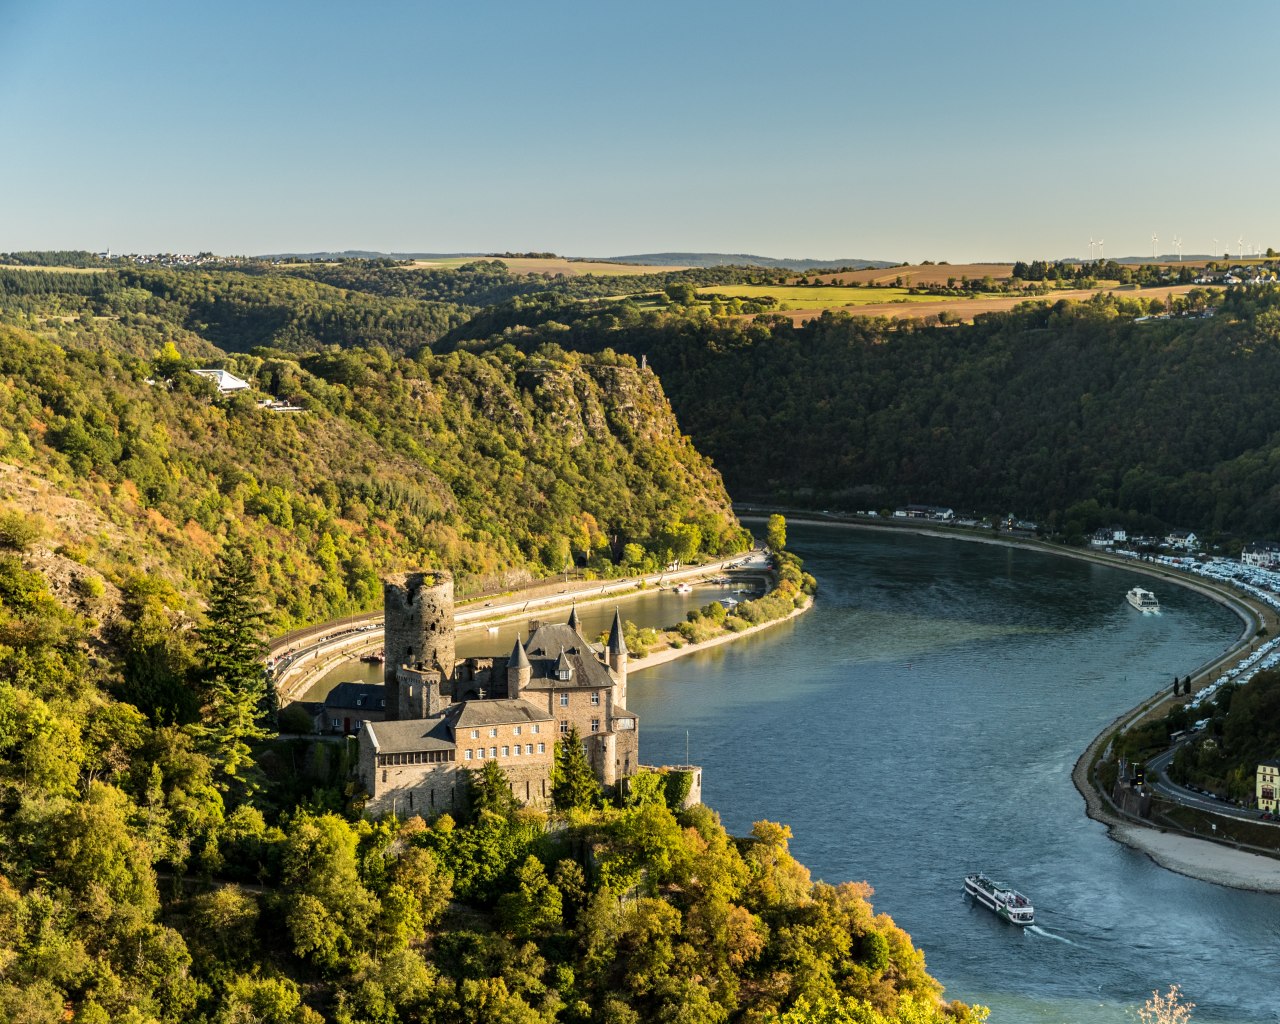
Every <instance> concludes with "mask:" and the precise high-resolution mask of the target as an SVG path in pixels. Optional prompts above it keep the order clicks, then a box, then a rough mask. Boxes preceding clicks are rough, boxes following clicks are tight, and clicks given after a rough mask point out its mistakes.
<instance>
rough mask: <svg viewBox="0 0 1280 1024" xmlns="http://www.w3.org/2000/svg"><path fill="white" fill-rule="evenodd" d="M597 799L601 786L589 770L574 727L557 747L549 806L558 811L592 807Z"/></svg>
mask: <svg viewBox="0 0 1280 1024" xmlns="http://www.w3.org/2000/svg"><path fill="white" fill-rule="evenodd" d="M599 799H600V785H599V783H597V782H596V773H595V772H593V771H592V770H591V762H590V761H588V760H587V754H586V751H585V750H583V749H582V740H581V738H580V737H579V736H578V729H577V726H573V727H571V728H570V729H569V733H568V735H566V736H565V737H564V738H563V739H561V740H560V741H559V742H558V743H556V751H555V761H554V763H553V764H552V766H551V802H552V803H553V804H555V807H556V810H557V811H562V812H563V811H568V810H571V809H573V808H575V807H577V808H587V807H594V806H595V805H596V803H597V802H598V801H599Z"/></svg>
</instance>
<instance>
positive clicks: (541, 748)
mask: <svg viewBox="0 0 1280 1024" xmlns="http://www.w3.org/2000/svg"><path fill="white" fill-rule="evenodd" d="M546 752H547V745H546V744H545V743H539V744H538V753H539V754H545V753H546ZM383 781H384V782H385V781H386V780H385V779H383ZM542 795H543V796H546V795H547V794H546V787H545V786H544V787H543V793H542Z"/></svg>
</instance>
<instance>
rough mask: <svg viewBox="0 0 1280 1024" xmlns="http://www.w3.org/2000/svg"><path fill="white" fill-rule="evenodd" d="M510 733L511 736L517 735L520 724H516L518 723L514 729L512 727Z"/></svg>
mask: <svg viewBox="0 0 1280 1024" xmlns="http://www.w3.org/2000/svg"><path fill="white" fill-rule="evenodd" d="M511 735H512V736H519V735H520V726H518V725H517V726H516V727H515V728H514V729H512V730H511Z"/></svg>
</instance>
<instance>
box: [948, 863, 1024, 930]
mask: <svg viewBox="0 0 1280 1024" xmlns="http://www.w3.org/2000/svg"><path fill="white" fill-rule="evenodd" d="M964 891H965V893H966V894H967V895H969V896H972V897H973V898H974V899H975V900H976V901H977V902H979V903H981V904H982V905H983V906H984V907H986V908H987V909H988V910H990V911H991V912H992V913H993V914H995V915H996V917H1001V918H1004V920H1006V921H1008V922H1009V923H1010V924H1017V925H1029V924H1035V920H1036V909H1035V907H1033V906H1032V905H1031V901H1030V900H1029V899H1027V898H1026V897H1025V896H1023V895H1022V893H1020V892H1018V890H1016V889H1010V888H1009V887H1008V886H1007V885H1002V884H1001V883H999V882H996V881H993V880H992V879H990V878H988V877H987V876H986V875H984V874H981V873H979V874H976V875H966V876H965V879H964Z"/></svg>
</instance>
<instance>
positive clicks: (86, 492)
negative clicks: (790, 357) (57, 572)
mask: <svg viewBox="0 0 1280 1024" xmlns="http://www.w3.org/2000/svg"><path fill="white" fill-rule="evenodd" d="M144 282H145V283H146V284H147V285H148V288H149V289H150V290H146V289H143V288H141V287H139V285H140V284H141V283H144ZM0 283H3V284H6V285H7V286H8V287H9V292H8V296H9V300H8V301H7V302H6V304H5V305H3V306H0V309H3V315H4V319H6V320H8V321H9V324H8V325H7V326H6V325H0V387H3V395H4V399H3V401H2V402H0V457H2V458H3V461H4V463H5V466H6V483H5V485H4V489H3V491H2V492H0V495H3V497H5V498H8V499H9V500H10V501H19V502H20V503H22V507H23V508H25V509H26V510H27V511H32V512H37V513H40V512H42V506H49V507H52V506H51V505H50V502H51V501H52V498H51V497H50V496H51V495H56V496H59V497H60V498H61V499H65V500H66V501H75V502H78V505H76V506H75V507H74V508H73V507H72V506H71V505H67V506H66V509H65V513H64V515H63V517H62V518H63V519H65V522H59V524H58V525H57V529H54V524H53V523H52V522H51V523H50V524H49V525H50V533H51V534H55V533H58V534H65V535H63V536H59V538H58V540H59V543H60V544H61V546H62V547H64V548H65V549H66V551H67V552H69V553H70V554H71V556H72V557H73V558H74V559H76V560H78V561H79V562H81V563H83V564H85V565H86V566H88V567H91V568H92V569H93V571H95V572H97V573H99V574H100V575H102V576H103V577H104V578H105V579H106V580H107V582H108V583H109V584H110V585H111V587H112V589H113V592H114V589H115V588H121V589H123V590H124V591H125V592H126V593H127V592H128V591H129V588H130V587H131V586H132V585H133V584H132V583H131V581H132V580H135V579H136V578H142V577H145V578H148V579H150V580H153V581H155V580H160V581H167V583H168V585H169V586H171V587H173V588H174V589H175V590H177V591H178V592H183V591H184V590H186V589H187V588H188V587H189V585H191V584H192V583H194V584H195V585H196V586H197V587H199V586H200V585H201V583H200V581H201V579H202V578H203V576H204V575H205V574H206V573H207V567H208V565H209V562H210V559H211V558H212V556H213V555H214V554H215V553H216V552H217V551H218V550H219V549H220V548H221V547H222V545H223V544H224V543H227V542H228V541H232V540H233V542H234V543H235V544H236V545H238V546H243V547H244V548H246V549H247V550H249V551H250V552H252V553H253V554H254V556H255V557H256V558H257V559H258V562H259V564H260V566H261V567H262V570H261V571H262V573H263V574H264V582H265V583H266V585H267V586H268V589H269V591H270V592H271V594H272V595H273V597H274V598H275V600H274V601H273V610H272V624H273V626H275V627H284V626H287V625H293V624H298V623H303V622H313V621H320V620H324V619H327V618H330V617H333V616H336V615H340V614H344V613H349V612H351V611H355V610H359V609H366V608H372V607H375V606H376V604H377V602H378V601H379V600H380V599H381V590H380V586H379V583H378V575H379V573H381V572H384V571H387V570H390V569H394V568H403V567H405V566H408V565H426V564H438V565H449V566H452V567H453V568H454V569H455V570H456V571H457V572H458V573H459V575H460V586H461V589H462V591H463V593H466V592H468V591H469V590H475V589H478V588H479V587H481V586H484V585H488V584H492V583H494V582H497V581H501V580H504V579H505V580H514V579H518V578H521V577H522V576H524V577H527V576H528V575H529V574H533V575H542V574H545V573H548V572H559V571H561V570H563V569H564V568H566V566H568V567H573V566H574V565H577V566H579V567H582V568H586V569H589V570H592V571H595V572H597V573H600V574H612V573H618V572H624V571H628V570H632V569H638V568H641V567H643V565H644V564H645V563H647V564H648V565H651V566H652V565H657V564H658V563H660V562H661V561H662V560H664V559H666V558H668V557H676V556H679V557H685V558H688V557H690V556H692V555H694V554H696V553H697V552H699V551H707V552H724V551H732V550H737V549H738V548H740V547H741V546H743V544H744V543H745V540H746V538H745V534H744V532H743V531H742V530H741V529H740V528H739V527H738V526H737V524H736V522H735V520H734V518H733V516H732V514H731V513H730V511H729V508H728V497H727V495H726V494H725V492H724V489H723V487H722V485H721V483H720V480H719V478H718V476H717V475H716V474H715V473H714V472H713V471H712V470H711V469H710V467H709V465H708V464H707V462H706V460H705V459H703V458H702V456H700V455H699V454H698V452H697V451H695V450H694V448H693V446H692V444H691V443H690V442H689V440H688V439H687V438H686V437H684V436H682V434H681V432H680V429H679V427H678V425H677V423H676V420H675V418H674V416H673V415H672V413H671V410H670V408H669V406H668V405H667V402H666V399H665V396H664V395H663V392H662V388H661V385H660V383H659V382H658V380H657V378H656V377H655V376H654V375H653V374H652V373H651V372H648V371H642V370H640V369H639V368H638V367H637V366H636V363H635V361H634V360H632V359H631V358H629V357H615V356H613V355H612V354H608V353H605V354H600V355H573V354H566V353H563V352H560V351H551V350H549V351H548V353H546V354H532V355H526V354H523V353H520V352H517V351H516V350H514V349H505V350H503V351H502V352H497V353H492V354H488V355H472V354H467V353H452V354H445V355H440V356H435V355H432V354H431V353H430V351H429V349H427V348H421V350H420V352H419V354H418V355H417V356H416V357H415V358H412V359H410V358H407V357H404V356H401V355H393V354H391V353H390V352H388V350H387V349H386V348H384V347H382V345H381V344H380V343H379V342H378V341H377V340H376V339H377V338H380V337H382V332H381V329H380V327H379V325H380V324H382V323H385V321H383V320H380V319H379V318H380V317H381V316H382V315H383V314H385V315H386V316H387V317H389V318H391V319H392V320H394V318H395V316H396V315H398V314H397V313H396V309H397V308H398V307H397V306H396V303H398V302H400V301H401V300H384V299H381V298H373V297H371V296H365V295H363V294H356V296H355V299H356V301H354V302H350V303H347V304H345V305H344V304H342V303H341V302H339V301H338V298H337V296H339V295H341V294H342V293H338V292H336V291H334V292H333V294H332V295H330V296H328V297H327V298H325V303H334V304H335V305H334V306H333V309H332V310H330V308H329V307H328V306H327V305H325V306H323V308H320V309H318V308H317V307H316V306H315V305H314V303H315V301H316V296H317V293H316V291H315V289H317V288H319V289H325V288H328V286H323V285H316V284H315V283H313V282H309V281H302V280H296V279H294V278H281V277H270V276H262V277H253V276H246V275H241V274H204V273H196V272H188V273H181V272H164V273H152V274H145V275H138V274H135V273H133V272H129V273H128V274H115V273H114V272H108V273H107V274H91V275H79V274H76V275H72V274H57V273H48V272H43V271H16V272H15V271H10V272H7V273H0ZM330 291H333V290H332V289H330ZM361 300H366V301H367V302H368V303H370V304H373V305H375V306H376V307H377V308H376V310H375V312H374V313H372V314H370V315H369V317H368V324H369V331H370V333H371V334H372V335H373V337H374V339H375V340H370V339H369V338H368V337H367V336H365V335H363V334H362V330H363V328H362V326H361V324H362V323H363V321H362V319H361V318H362V316H363V315H364V314H363V313H362V312H361V310H362V309H363V308H364V307H363V306H361V304H360V301H361ZM113 311H114V312H113ZM308 318H310V319H309V320H308ZM304 320H307V321H308V322H314V323H321V324H323V323H333V322H337V321H341V326H340V327H338V328H335V331H336V332H337V335H338V336H340V337H342V338H343V340H344V341H347V342H349V344H347V345H345V346H338V345H323V344H321V343H320V342H319V340H318V339H317V338H316V337H315V336H314V334H313V333H310V331H309V330H307V331H304V330H302V329H300V328H297V327H296V325H297V324H298V323H300V322H302V321H304ZM282 324H284V326H283V327H282V326H281V325H282ZM250 325H256V326H253V327H251V326H250ZM401 328H404V329H406V330H407V329H408V328H407V327H405V326H404V323H403V322H401V323H400V325H399V327H397V330H399V329H401ZM253 333H258V334H259V335H260V336H262V337H266V338H269V339H272V340H273V341H278V342H283V341H286V340H289V339H290V338H291V339H292V341H291V344H290V345H289V346H287V347H286V346H283V345H280V346H276V345H264V346H255V347H253V351H252V353H247V352H241V353H240V354H236V355H233V356H230V355H227V354H225V353H223V352H222V351H220V349H219V348H218V347H217V346H216V344H215V342H217V341H225V340H227V337H228V336H229V335H233V336H234V340H235V341H236V343H237V344H236V347H238V348H247V347H249V346H247V345H245V344H243V343H244V342H245V341H246V340H247V339H248V337H249V336H250V335H252V334H253ZM321 333H322V334H323V331H321ZM429 334H430V331H429V329H428V328H426V327H423V328H422V333H420V334H418V335H416V336H417V337H418V338H419V339H421V338H423V337H426V336H429ZM356 338H358V339H359V340H360V344H358V345H357V344H355V343H354V341H355V339H356ZM420 346H421V340H419V347H420ZM208 365H219V366H225V367H226V368H227V369H229V370H230V371H231V372H233V373H235V374H237V375H238V376H240V377H242V378H244V379H246V380H248V381H250V382H251V383H253V384H254V385H255V390H253V391H251V392H245V393H241V394H238V395H234V396H229V397H220V396H218V395H217V394H216V392H215V390H214V389H213V387H212V385H211V384H210V383H209V382H208V381H206V380H204V379H202V378H200V377H197V376H195V375H194V374H192V373H191V372H190V370H191V369H192V368H193V367H196V366H208ZM267 400H276V401H281V402H287V403H292V404H293V405H295V406H299V407H300V408H301V411H298V412H281V411H276V410H273V409H269V408H262V407H260V403H262V402H265V401H267ZM628 545H632V547H630V548H628ZM635 545H639V546H640V548H641V549H642V553H641V554H640V555H639V556H636V555H635V554H634V552H635V550H636V549H635ZM624 551H629V552H632V554H631V555H630V557H631V558H632V559H633V561H634V560H635V559H636V558H637V557H638V558H639V561H636V562H635V564H630V565H628V564H621V562H622V559H623V555H624ZM73 574H74V573H73Z"/></svg>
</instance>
